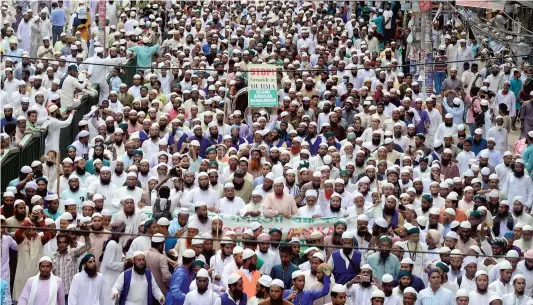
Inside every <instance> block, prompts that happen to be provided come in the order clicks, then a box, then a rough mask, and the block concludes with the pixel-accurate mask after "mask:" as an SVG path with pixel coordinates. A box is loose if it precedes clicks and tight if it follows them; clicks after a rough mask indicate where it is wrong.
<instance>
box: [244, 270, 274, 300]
mask: <svg viewBox="0 0 533 305" xmlns="http://www.w3.org/2000/svg"><path fill="white" fill-rule="evenodd" d="M271 283H272V278H271V277H270V276H268V275H266V274H263V275H262V276H261V277H260V278H259V281H258V282H257V286H256V293H255V296H253V297H251V298H250V299H249V300H248V303H247V305H258V304H259V303H261V302H263V301H264V300H266V299H268V297H269V295H268V293H269V291H270V285H271Z"/></svg>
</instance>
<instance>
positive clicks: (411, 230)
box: [407, 227, 420, 234]
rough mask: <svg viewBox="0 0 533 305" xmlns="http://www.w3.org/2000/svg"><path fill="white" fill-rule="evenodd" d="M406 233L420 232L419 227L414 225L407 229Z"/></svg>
mask: <svg viewBox="0 0 533 305" xmlns="http://www.w3.org/2000/svg"><path fill="white" fill-rule="evenodd" d="M407 234H420V228H418V227H414V228H410V229H409V230H407Z"/></svg>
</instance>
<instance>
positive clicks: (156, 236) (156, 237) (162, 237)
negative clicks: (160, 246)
mask: <svg viewBox="0 0 533 305" xmlns="http://www.w3.org/2000/svg"><path fill="white" fill-rule="evenodd" d="M164 241H165V235H163V234H161V233H156V234H154V236H152V242H153V243H162V242H164Z"/></svg>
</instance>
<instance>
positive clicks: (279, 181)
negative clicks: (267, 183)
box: [274, 177, 285, 184]
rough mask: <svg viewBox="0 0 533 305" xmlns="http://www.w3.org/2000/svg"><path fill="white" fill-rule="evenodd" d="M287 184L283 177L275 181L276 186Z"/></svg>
mask: <svg viewBox="0 0 533 305" xmlns="http://www.w3.org/2000/svg"><path fill="white" fill-rule="evenodd" d="M284 182H285V179H284V178H283V177H277V178H276V179H274V184H280V183H281V184H283V183H284Z"/></svg>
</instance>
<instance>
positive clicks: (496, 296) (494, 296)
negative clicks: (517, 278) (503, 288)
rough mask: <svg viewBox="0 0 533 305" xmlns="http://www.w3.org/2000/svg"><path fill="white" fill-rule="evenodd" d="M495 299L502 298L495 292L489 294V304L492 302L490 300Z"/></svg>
mask: <svg viewBox="0 0 533 305" xmlns="http://www.w3.org/2000/svg"><path fill="white" fill-rule="evenodd" d="M496 300H500V301H502V298H501V297H500V296H499V295H497V294H494V295H491V296H490V298H489V305H490V304H491V303H492V301H496Z"/></svg>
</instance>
